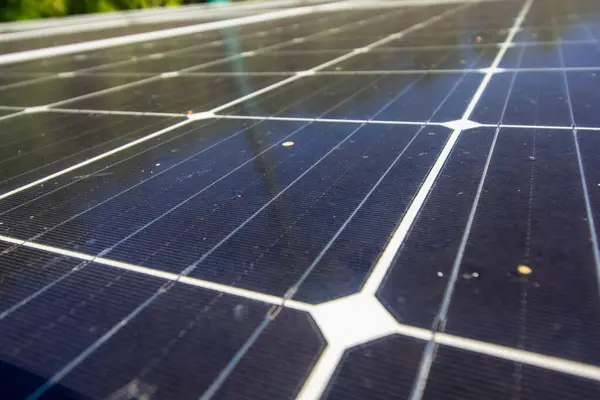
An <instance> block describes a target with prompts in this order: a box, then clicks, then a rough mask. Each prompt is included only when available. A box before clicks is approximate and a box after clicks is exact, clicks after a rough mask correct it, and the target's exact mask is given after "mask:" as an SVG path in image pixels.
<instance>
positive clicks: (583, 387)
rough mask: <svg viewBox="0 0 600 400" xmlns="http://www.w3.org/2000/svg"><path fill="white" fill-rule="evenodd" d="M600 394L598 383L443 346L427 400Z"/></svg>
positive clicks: (433, 373) (550, 397)
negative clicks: (458, 397)
mask: <svg viewBox="0 0 600 400" xmlns="http://www.w3.org/2000/svg"><path fill="white" fill-rule="evenodd" d="M598 394H600V387H599V386H598V383H597V382H594V381H590V380H586V379H583V378H578V377H573V376H568V375H565V374H561V373H559V372H554V371H550V370H546V369H542V368H536V367H532V366H528V365H523V364H519V363H517V362H512V361H506V360H501V359H498V358H494V357H490V356H484V355H480V354H473V353H468V352H465V351H462V350H457V349H452V348H449V347H445V346H441V347H440V348H439V349H438V351H437V355H436V359H435V361H434V362H433V365H432V367H431V376H430V378H429V381H428V383H427V387H426V388H425V393H424V395H423V399H426V400H430V399H454V398H456V396H461V397H462V398H465V399H478V398H481V396H484V397H485V398H488V399H494V400H496V399H498V400H500V399H506V398H510V397H512V396H519V397H520V398H522V399H549V400H550V399H552V400H554V399H579V398H581V397H588V396H592V397H595V396H597V395H598Z"/></svg>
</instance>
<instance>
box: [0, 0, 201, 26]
mask: <svg viewBox="0 0 600 400" xmlns="http://www.w3.org/2000/svg"><path fill="white" fill-rule="evenodd" d="M197 2H198V3H200V2H202V1H197ZM183 3H190V1H186V0H0V21H15V20H22V19H32V18H44V17H56V16H60V15H70V14H83V13H93V12H103V11H115V10H129V9H137V8H146V7H160V6H176V5H180V4H183Z"/></svg>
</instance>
